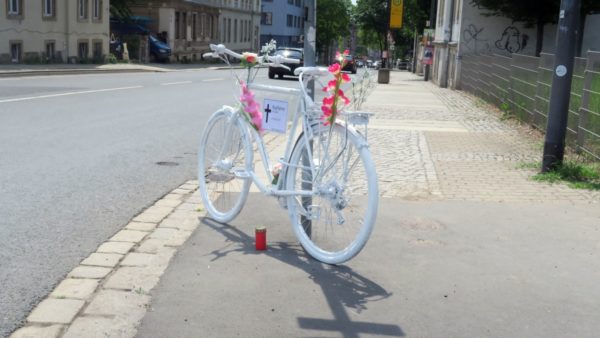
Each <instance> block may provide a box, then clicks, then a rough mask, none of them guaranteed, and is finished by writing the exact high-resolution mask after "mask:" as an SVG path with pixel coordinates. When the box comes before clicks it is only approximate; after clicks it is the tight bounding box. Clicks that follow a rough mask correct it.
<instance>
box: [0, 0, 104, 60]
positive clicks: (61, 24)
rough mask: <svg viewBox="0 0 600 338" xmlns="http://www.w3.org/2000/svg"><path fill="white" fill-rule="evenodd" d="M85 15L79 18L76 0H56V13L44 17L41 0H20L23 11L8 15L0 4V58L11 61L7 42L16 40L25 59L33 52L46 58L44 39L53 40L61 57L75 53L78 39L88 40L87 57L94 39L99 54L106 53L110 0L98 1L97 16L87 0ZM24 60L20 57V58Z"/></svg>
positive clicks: (3, 4)
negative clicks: (15, 16) (99, 49)
mask: <svg viewBox="0 0 600 338" xmlns="http://www.w3.org/2000/svg"><path fill="white" fill-rule="evenodd" d="M88 3H89V5H88V14H87V18H85V19H79V17H78V12H77V2H76V1H73V0H56V1H55V4H56V7H55V15H54V16H53V17H44V16H43V9H42V1H32V0H28V1H23V2H22V4H23V7H22V8H21V11H22V15H20V16H19V18H9V17H8V15H7V14H6V12H5V11H6V4H5V1H2V4H1V7H0V62H11V60H10V57H9V55H10V43H11V42H15V41H18V42H20V43H21V45H22V56H23V59H24V60H25V61H33V59H34V58H35V57H36V55H37V56H38V57H39V58H40V60H41V61H42V62H45V61H46V60H45V49H46V43H47V42H54V44H55V52H56V54H57V56H59V57H60V58H61V59H60V60H55V61H66V60H67V59H68V58H70V57H75V58H76V57H77V53H78V43H80V42H87V43H88V45H89V54H88V57H91V56H92V55H91V53H92V50H93V49H92V48H93V43H94V42H100V43H102V54H103V55H106V54H108V48H109V47H108V41H109V33H108V32H109V1H108V0H104V1H102V3H101V15H100V20H94V19H93V18H92V4H93V0H88ZM22 61H23V60H22Z"/></svg>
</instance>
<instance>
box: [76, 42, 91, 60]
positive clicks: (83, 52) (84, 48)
mask: <svg viewBox="0 0 600 338" xmlns="http://www.w3.org/2000/svg"><path fill="white" fill-rule="evenodd" d="M88 52H89V46H88V43H87V41H80V42H79V43H78V44H77V56H78V57H79V60H84V59H87V58H88V55H89V54H88Z"/></svg>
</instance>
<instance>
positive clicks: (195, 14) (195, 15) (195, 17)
mask: <svg viewBox="0 0 600 338" xmlns="http://www.w3.org/2000/svg"><path fill="white" fill-rule="evenodd" d="M197 20H198V14H197V13H192V40H193V41H196V29H197V24H196V21H197Z"/></svg>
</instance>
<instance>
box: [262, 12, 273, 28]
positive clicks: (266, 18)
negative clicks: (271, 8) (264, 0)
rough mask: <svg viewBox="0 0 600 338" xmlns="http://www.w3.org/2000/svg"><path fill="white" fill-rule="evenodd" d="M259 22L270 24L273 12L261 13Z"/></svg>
mask: <svg viewBox="0 0 600 338" xmlns="http://www.w3.org/2000/svg"><path fill="white" fill-rule="evenodd" d="M260 24H261V25H268V26H271V25H272V24H273V13H272V12H263V13H261V15H260Z"/></svg>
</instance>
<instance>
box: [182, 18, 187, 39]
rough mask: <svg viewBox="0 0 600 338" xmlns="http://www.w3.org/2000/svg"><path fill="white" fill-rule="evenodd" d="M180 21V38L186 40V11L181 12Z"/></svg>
mask: <svg viewBox="0 0 600 338" xmlns="http://www.w3.org/2000/svg"><path fill="white" fill-rule="evenodd" d="M181 21H182V23H183V27H181V38H182V39H184V40H187V38H188V36H187V13H186V12H183V13H181Z"/></svg>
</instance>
